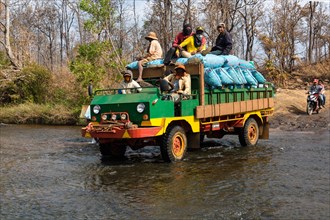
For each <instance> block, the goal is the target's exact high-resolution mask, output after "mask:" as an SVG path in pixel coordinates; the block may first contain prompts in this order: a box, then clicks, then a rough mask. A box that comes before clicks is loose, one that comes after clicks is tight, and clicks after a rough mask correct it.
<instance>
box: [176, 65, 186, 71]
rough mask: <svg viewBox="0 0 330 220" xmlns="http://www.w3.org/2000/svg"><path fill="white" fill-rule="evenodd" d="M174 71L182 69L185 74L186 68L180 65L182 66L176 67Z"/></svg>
mask: <svg viewBox="0 0 330 220" xmlns="http://www.w3.org/2000/svg"><path fill="white" fill-rule="evenodd" d="M174 69H175V70H177V69H183V71H184V72H186V67H185V66H184V65H182V64H179V65H177V66H176V67H175V68H174Z"/></svg>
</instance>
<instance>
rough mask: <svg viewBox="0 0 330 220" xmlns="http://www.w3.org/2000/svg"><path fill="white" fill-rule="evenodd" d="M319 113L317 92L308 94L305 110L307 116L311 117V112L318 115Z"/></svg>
mask: <svg viewBox="0 0 330 220" xmlns="http://www.w3.org/2000/svg"><path fill="white" fill-rule="evenodd" d="M319 111H320V107H319V93H317V92H308V96H307V109H306V112H307V114H309V115H312V114H313V112H316V113H317V114H318V113H319Z"/></svg>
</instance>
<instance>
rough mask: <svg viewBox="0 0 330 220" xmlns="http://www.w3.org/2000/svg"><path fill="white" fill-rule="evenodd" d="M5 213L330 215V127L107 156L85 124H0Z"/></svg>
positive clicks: (0, 202) (0, 194)
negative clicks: (176, 158)
mask: <svg viewBox="0 0 330 220" xmlns="http://www.w3.org/2000/svg"><path fill="white" fill-rule="evenodd" d="M0 138H1V139H0V143H1V148H0V153H1V155H0V159H1V161H0V164H1V167H0V219H1V220H4V219H329V218H330V148H329V147H330V146H329V131H323V132H322V133H319V134H315V133H313V132H285V131H280V130H274V129H272V130H271V134H270V139H269V140H260V141H259V144H258V146H256V147H245V148H243V147H240V145H239V142H238V138H237V137H236V136H225V137H224V139H221V140H215V139H206V141H205V143H204V144H203V146H204V147H203V148H202V149H201V150H198V151H191V152H188V154H187V157H186V159H185V160H184V161H182V162H179V163H173V164H168V163H164V162H163V161H162V159H161V156H160V151H159V149H158V148H157V147H147V148H144V149H141V150H139V151H128V152H127V153H126V156H127V157H126V160H124V161H102V160H101V157H100V153H99V150H98V147H97V146H96V145H94V144H92V143H91V142H90V141H91V140H90V139H84V138H81V137H80V128H79V127H60V126H59V127H52V126H28V125H2V126H0Z"/></svg>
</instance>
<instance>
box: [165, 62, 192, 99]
mask: <svg viewBox="0 0 330 220" xmlns="http://www.w3.org/2000/svg"><path fill="white" fill-rule="evenodd" d="M164 79H165V80H166V81H168V82H170V83H171V84H172V87H173V88H172V90H171V91H170V93H171V96H172V98H173V100H174V101H175V102H177V101H179V98H180V94H184V95H190V94H191V79H190V74H188V73H187V72H186V68H185V66H184V65H178V66H177V67H175V73H172V74H170V75H168V76H166V77H165V78H164Z"/></svg>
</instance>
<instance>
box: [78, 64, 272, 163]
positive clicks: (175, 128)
mask: <svg viewBox="0 0 330 220" xmlns="http://www.w3.org/2000/svg"><path fill="white" fill-rule="evenodd" d="M185 68H186V70H187V73H189V74H190V77H191V95H189V96H185V97H184V98H182V99H181V100H179V101H178V102H174V101H173V100H171V99H170V98H168V97H169V94H168V93H166V92H164V91H163V90H162V88H161V86H160V85H159V81H160V78H161V77H162V76H163V75H164V72H166V71H172V70H173V69H174V66H156V67H150V68H145V69H144V70H143V79H144V81H145V82H147V83H148V86H147V87H143V89H142V91H141V92H134V89H132V93H131V94H125V95H124V94H120V91H121V90H120V88H116V89H111V88H109V89H102V90H96V91H94V92H93V94H94V96H93V99H92V101H91V103H90V109H91V121H90V123H89V124H88V125H87V126H86V127H83V128H82V129H81V134H82V136H83V137H91V138H94V139H95V140H96V141H97V143H98V145H99V148H100V152H101V154H102V156H106V157H110V158H111V157H113V158H120V157H123V156H124V155H125V152H126V149H127V147H130V148H131V149H132V150H137V149H140V148H143V147H145V146H159V147H160V152H161V156H162V158H163V160H164V161H165V162H176V161H181V160H183V159H184V157H185V155H186V152H187V149H188V148H189V149H198V148H201V143H202V142H203V140H204V138H205V136H206V137H208V138H223V137H224V136H225V135H237V136H238V140H239V142H240V144H241V145H242V146H255V145H256V144H257V142H258V140H259V139H268V138H269V118H270V116H272V115H273V112H274V95H275V91H274V88H273V86H272V84H271V83H269V82H266V83H264V84H263V85H260V86H256V87H251V86H235V85H230V86H222V87H221V88H216V89H210V88H208V87H207V86H205V82H204V64H203V63H195V64H186V65H185ZM133 76H134V77H135V78H136V77H137V71H136V70H135V71H134V70H133Z"/></svg>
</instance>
